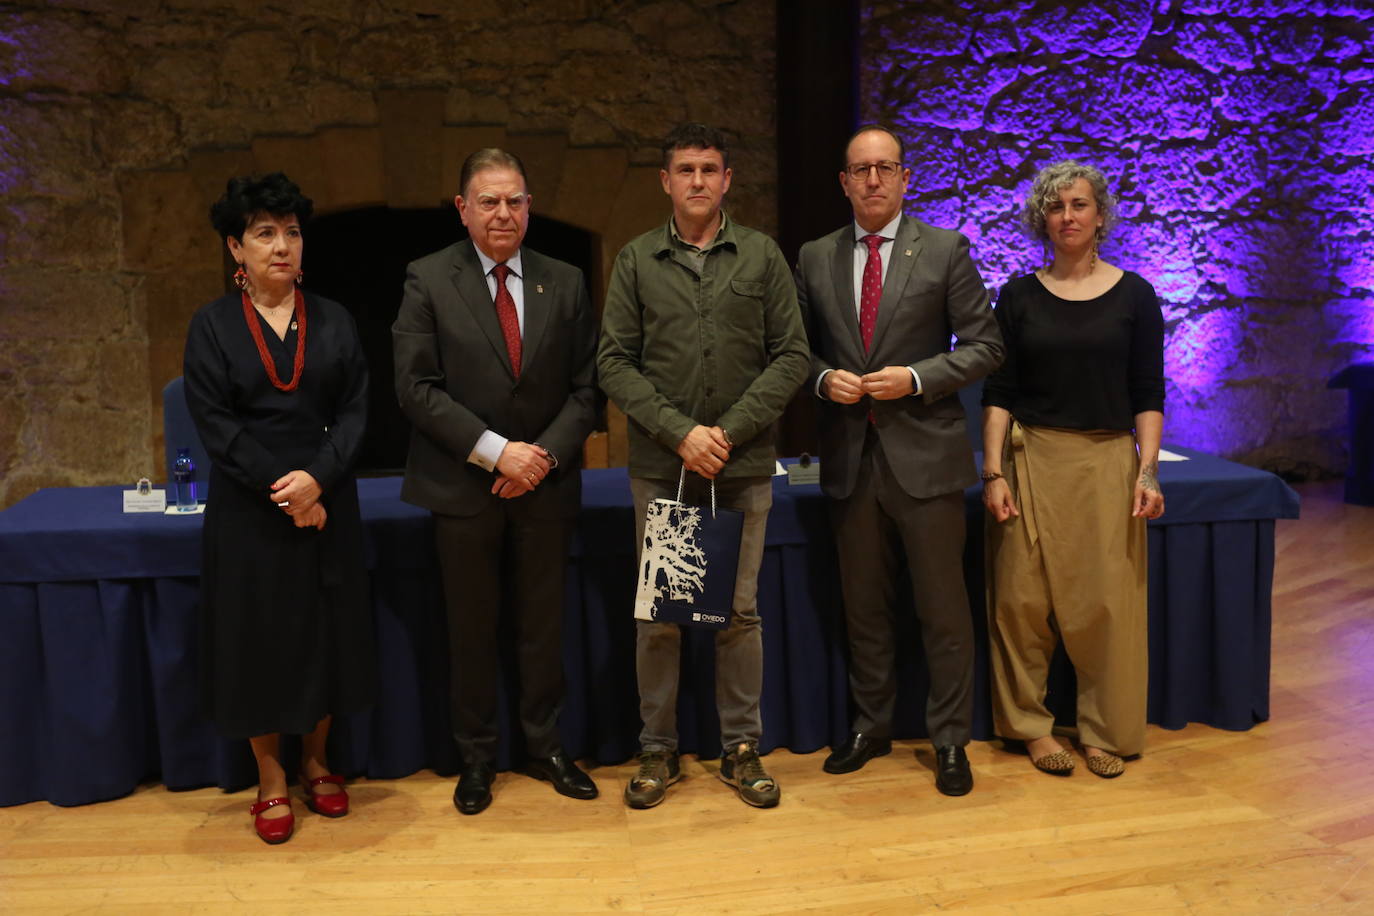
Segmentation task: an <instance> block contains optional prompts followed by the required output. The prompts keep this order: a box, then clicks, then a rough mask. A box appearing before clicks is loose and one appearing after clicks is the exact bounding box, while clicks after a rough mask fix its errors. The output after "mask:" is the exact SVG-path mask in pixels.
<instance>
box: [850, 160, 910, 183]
mask: <svg viewBox="0 0 1374 916" xmlns="http://www.w3.org/2000/svg"><path fill="white" fill-rule="evenodd" d="M870 169H877V170H878V178H879V179H880V180H882V181H890V180H891V179H893V178H896V177H897V173H899V172H900V171H901V170H902V164H901V163H900V162H893V161H892V160H891V159H883V160H881V161H880V162H851V163H850V164H849V165H847V166H845V167H844V170H845V172H846V173H847V174H848V175H849V177H850V178H853V179H854V180H855V181H864V180H866V179H867V178H868V173H869V170H870Z"/></svg>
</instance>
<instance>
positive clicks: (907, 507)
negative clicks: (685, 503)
mask: <svg viewBox="0 0 1374 916" xmlns="http://www.w3.org/2000/svg"><path fill="white" fill-rule="evenodd" d="M910 179H911V172H910V170H909V169H907V168H905V167H904V166H903V164H902V143H901V140H900V139H899V138H898V137H897V136H896V134H894V133H893V132H892V131H890V130H888V129H887V128H884V127H879V126H876V125H870V126H867V127H863V128H860V129H859V131H858V132H857V133H856V134H855V135H854V136H853V137H852V138H851V139H850V141H849V144H848V146H847V148H846V150H845V167H844V170H843V171H841V172H840V186H841V187H842V188H843V189H844V193H845V196H847V197H848V198H849V201H850V204H851V205H852V207H853V211H854V222H853V223H851V224H850V225H847V226H845V227H844V228H842V229H840V230H838V231H836V232H832V233H831V234H830V235H827V236H825V237H824V238H821V239H817V240H815V241H813V242H808V243H807V244H805V245H803V246H802V249H801V254H800V256H799V258H798V262H797V270H796V282H797V298H798V301H799V302H800V304H801V307H802V313H803V315H804V316H805V318H806V322H807V331H808V334H809V336H810V340H811V377H810V385H811V388H812V390H813V391H814V392H815V394H816V396H817V397H818V398H819V399H820V401H821V405H820V410H819V424H820V448H821V488H822V490H824V492H825V495H826V497H827V502H828V503H829V506H830V516H831V522H832V525H833V528H834V533H835V542H836V545H837V548H838V553H839V561H840V584H841V590H842V592H843V595H844V605H845V619H846V622H847V625H848V630H849V649H850V676H849V680H850V689H851V691H852V692H853V695H854V704H855V707H856V716H855V721H854V728H853V730H852V734H851V735H850V737H849V740H848V741H846V742H845V743H844V744H843V745H841V746H840V747H839V748H836V749H835V750H834V752H833V753H832V754H831V755H830V756H829V757H827V758H826V761H825V764H824V768H825V771H826V772H828V773H849V772H853V771H854V770H857V769H859V768H860V767H862V766H863V765H864V764H865V763H867V762H868V761H869V760H871V759H872V758H874V757H878V756H881V755H883V754H886V753H889V752H890V751H891V750H892V706H893V700H894V697H895V694H896V678H895V671H894V659H895V652H894V645H893V643H894V635H893V634H894V619H895V608H894V599H895V594H896V574H897V570H898V568H899V555H898V550H901V551H902V553H903V554H904V556H905V559H906V564H907V568H908V571H909V574H910V577H911V585H912V591H913V593H914V597H915V604H916V614H917V617H918V618H919V620H920V624H921V639H922V642H923V643H924V646H925V655H926V664H927V666H928V668H929V670H930V696H929V700H928V702H927V704H926V726H927V729H928V730H929V732H930V737H931V741H932V743H933V744H934V745H935V748H936V755H935V756H936V767H935V770H936V786H937V788H939V790H940V791H941V792H943V793H944V794H946V795H963V794H965V793H967V792H968V791H969V790H970V789H972V788H973V774H972V772H971V771H970V769H969V764H968V756H967V754H966V753H965V752H964V745H966V744H967V743H968V741H969V735H970V727H971V719H972V715H973V702H972V701H973V625H972V621H971V619H970V616H969V607H968V595H967V593H966V591H965V589H964V577H963V548H964V496H963V491H964V488H965V487H966V486H968V485H970V484H972V483H973V482H974V481H975V480H976V479H977V476H976V475H975V473H974V465H973V453H972V449H971V448H970V446H969V440H968V434H967V432H966V430H965V423H964V411H963V408H962V406H960V403H959V398H958V396H957V392H958V390H959V389H960V388H961V387H963V386H964V385H967V384H968V383H970V382H972V381H974V380H976V379H978V378H981V377H983V376H985V375H987V374H988V373H989V372H991V371H992V370H993V369H994V368H996V366H997V365H998V363H1000V362H1001V359H1002V339H1001V335H1000V334H999V333H998V330H997V323H996V321H995V320H994V318H993V313H992V309H991V308H990V307H989V305H988V295H987V290H986V289H985V288H984V286H983V281H982V278H981V277H979V275H978V270H977V268H975V267H974V266H973V261H972V259H971V258H970V257H969V245H968V241H967V240H966V239H965V238H964V237H963V236H962V235H960V234H959V233H957V232H951V231H948V230H945V229H937V228H935V227H934V226H930V225H928V224H926V223H923V222H920V221H919V220H915V219H911V218H909V217H906V216H903V215H902V198H903V194H904V192H905V191H906V188H907V185H908V183H909V182H910ZM951 336H953V337H955V338H957V341H956V342H955V344H954V346H953V348H951V346H950V338H951Z"/></svg>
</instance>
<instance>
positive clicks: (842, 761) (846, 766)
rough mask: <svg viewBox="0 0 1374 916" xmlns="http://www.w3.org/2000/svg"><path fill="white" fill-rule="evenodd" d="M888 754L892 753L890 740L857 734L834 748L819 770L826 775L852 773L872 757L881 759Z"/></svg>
mask: <svg viewBox="0 0 1374 916" xmlns="http://www.w3.org/2000/svg"><path fill="white" fill-rule="evenodd" d="M890 753H892V739H890V738H874V737H873V736H871V735H865V734H864V733H863V732H857V733H855V734H853V735H850V736H849V740H848V741H846V742H845V743H844V744H841V745H840V746H839V747H837V748H835V750H834V751H832V752H831V754H830V756H829V757H827V758H825V763H823V764H821V769H823V770H825V771H826V772H827V773H853V772H854V771H855V770H857V769H860V768H862V767H863V765H864V764H865V763H868V761H870V760H872V759H873V758H874V757H881V756H883V755H884V754H890Z"/></svg>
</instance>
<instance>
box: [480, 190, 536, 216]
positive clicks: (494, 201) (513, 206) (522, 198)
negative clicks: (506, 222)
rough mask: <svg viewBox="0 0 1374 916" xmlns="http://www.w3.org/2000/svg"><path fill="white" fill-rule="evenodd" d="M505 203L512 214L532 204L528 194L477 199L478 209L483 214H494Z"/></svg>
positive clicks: (486, 196) (484, 195) (484, 196)
mask: <svg viewBox="0 0 1374 916" xmlns="http://www.w3.org/2000/svg"><path fill="white" fill-rule="evenodd" d="M503 201H504V203H505V205H506V208H507V209H508V210H510V212H512V213H519V212H520V211H521V210H523V209H525V207H526V206H527V205H528V204H529V202H530V196H529V195H528V194H512V195H511V196H510V197H504V198H503V197H490V196H488V195H486V194H483V195H482V196H480V197H478V198H477V209H479V210H481V211H482V212H483V213H494V212H495V211H496V208H497V207H499V206H501V204H502V202H503Z"/></svg>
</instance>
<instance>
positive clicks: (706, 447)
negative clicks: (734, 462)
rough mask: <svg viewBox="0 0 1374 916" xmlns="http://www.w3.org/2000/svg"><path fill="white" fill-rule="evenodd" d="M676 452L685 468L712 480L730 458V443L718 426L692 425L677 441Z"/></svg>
mask: <svg viewBox="0 0 1374 916" xmlns="http://www.w3.org/2000/svg"><path fill="white" fill-rule="evenodd" d="M677 453H678V455H679V456H680V457H681V458H682V464H683V466H684V467H686V468H687V470H689V471H692V472H693V473H695V474H700V475H701V476H702V477H705V478H706V479H707V480H714V479H715V477H716V475H717V474H719V473H720V472H721V470H723V469H724V467H725V462H727V461H729V460H730V443H729V441H728V440H727V439H726V438H725V430H723V429H721V428H720V427H719V426H693V427H692V431H691V432H689V433H688V434H687V435H685V436H683V437H682V441H681V442H679V443H678V445H677Z"/></svg>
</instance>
